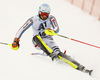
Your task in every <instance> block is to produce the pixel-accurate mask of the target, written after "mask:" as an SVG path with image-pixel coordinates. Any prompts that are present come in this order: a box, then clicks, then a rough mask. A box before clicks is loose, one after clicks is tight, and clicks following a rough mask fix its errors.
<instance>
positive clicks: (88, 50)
mask: <svg viewBox="0 0 100 80" xmlns="http://www.w3.org/2000/svg"><path fill="white" fill-rule="evenodd" d="M42 3H47V4H49V5H50V6H51V14H52V15H54V16H55V17H56V19H57V21H58V24H59V27H60V32H59V34H61V35H64V36H68V37H71V38H75V39H78V40H81V41H84V42H87V43H90V44H94V45H97V46H100V21H98V20H97V19H96V18H94V17H92V16H90V15H89V14H88V13H86V12H83V11H82V10H81V9H80V8H78V7H75V6H73V5H71V4H70V3H69V2H67V1H66V0H1V1H0V42H7V43H12V42H13V39H14V37H15V34H16V33H17V31H18V29H19V28H20V27H21V26H22V25H23V24H24V23H25V22H26V20H27V19H28V18H30V17H31V16H34V15H37V14H38V8H39V5H41V4H42ZM32 35H33V33H32V28H31V27H30V28H29V29H28V30H27V31H26V32H25V33H24V34H23V35H22V37H21V40H20V48H19V50H17V51H14V50H12V49H11V48H10V47H9V46H6V45H2V44H0V80H100V76H99V75H100V49H97V48H95V47H91V46H88V45H85V44H81V43H78V42H74V41H71V40H68V39H64V38H61V37H59V36H53V38H54V40H55V42H56V44H57V45H58V46H59V47H60V49H61V50H62V52H63V51H64V50H66V51H67V54H68V55H71V56H72V57H73V58H74V59H75V60H77V61H78V62H79V63H81V64H82V65H84V66H86V67H87V68H88V69H93V70H94V72H93V74H92V76H89V75H88V74H86V73H83V72H81V71H77V70H75V69H73V68H72V67H71V66H69V65H68V64H65V63H62V62H61V61H55V62H53V61H51V59H50V58H49V57H47V56H41V55H37V56H36V55H31V53H33V52H41V51H38V50H36V49H35V48H34V47H33V44H32Z"/></svg>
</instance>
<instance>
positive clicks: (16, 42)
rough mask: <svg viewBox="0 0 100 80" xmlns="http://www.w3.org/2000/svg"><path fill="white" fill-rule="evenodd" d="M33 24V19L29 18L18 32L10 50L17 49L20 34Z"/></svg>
mask: <svg viewBox="0 0 100 80" xmlns="http://www.w3.org/2000/svg"><path fill="white" fill-rule="evenodd" d="M32 24H33V17H32V18H29V19H28V20H27V21H26V22H25V24H24V25H23V26H22V27H21V28H20V29H19V30H18V32H17V34H16V36H15V38H14V40H13V43H12V49H13V48H16V47H17V48H19V41H20V38H21V36H22V34H23V33H24V32H25V31H26V30H27V29H28V28H29V27H30V26H31V25H32Z"/></svg>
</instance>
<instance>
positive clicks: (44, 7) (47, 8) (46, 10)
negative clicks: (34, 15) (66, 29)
mask: <svg viewBox="0 0 100 80" xmlns="http://www.w3.org/2000/svg"><path fill="white" fill-rule="evenodd" d="M39 12H44V13H50V6H49V5H48V4H42V5H41V6H40V7H39Z"/></svg>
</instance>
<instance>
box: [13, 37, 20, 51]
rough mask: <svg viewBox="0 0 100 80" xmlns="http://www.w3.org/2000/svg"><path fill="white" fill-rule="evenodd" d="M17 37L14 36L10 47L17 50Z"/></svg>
mask: <svg viewBox="0 0 100 80" xmlns="http://www.w3.org/2000/svg"><path fill="white" fill-rule="evenodd" d="M19 45H20V44H19V38H14V42H13V43H12V49H14V50H17V49H18V48H19Z"/></svg>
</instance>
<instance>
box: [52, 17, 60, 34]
mask: <svg viewBox="0 0 100 80" xmlns="http://www.w3.org/2000/svg"><path fill="white" fill-rule="evenodd" d="M50 21H51V25H52V27H53V29H52V30H53V31H54V32H55V33H58V32H59V26H58V23H57V20H56V18H55V17H54V16H50Z"/></svg>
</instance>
